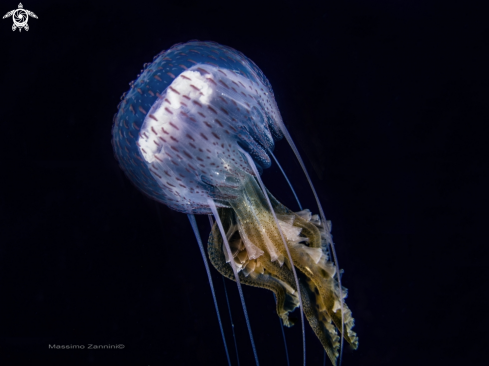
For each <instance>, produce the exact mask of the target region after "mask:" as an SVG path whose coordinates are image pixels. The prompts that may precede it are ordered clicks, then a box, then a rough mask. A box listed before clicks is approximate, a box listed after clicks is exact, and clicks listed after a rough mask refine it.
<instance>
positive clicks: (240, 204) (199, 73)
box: [112, 41, 358, 365]
mask: <svg viewBox="0 0 489 366" xmlns="http://www.w3.org/2000/svg"><path fill="white" fill-rule="evenodd" d="M130 86H131V88H130V90H129V91H128V92H127V93H125V94H124V95H123V97H122V98H121V99H122V102H121V103H120V104H119V107H118V113H117V114H116V115H115V117H114V125H113V130H112V134H113V140H112V144H113V148H114V151H115V156H116V158H117V160H118V161H119V164H120V166H121V168H122V169H123V171H124V172H125V173H126V175H127V177H128V178H129V179H130V180H131V182H132V183H133V184H134V185H135V186H136V187H137V188H138V189H139V190H141V191H142V192H143V193H145V194H146V195H147V196H149V197H150V198H152V199H154V200H156V201H158V202H160V203H163V204H165V205H166V206H168V207H170V208H171V209H173V210H176V211H180V212H183V213H186V214H188V217H189V219H190V222H191V224H192V228H193V230H194V233H195V236H196V238H197V241H198V242H199V244H200V246H201V253H202V254H203V258H204V262H205V264H206V268H208V267H207V262H206V258H205V255H204V250H203V248H202V244H201V240H200V235H199V233H198V229H197V225H196V223H195V218H194V216H193V215H195V214H204V215H212V216H213V217H214V218H215V223H214V224H213V227H212V230H211V233H210V236H209V240H208V246H207V249H208V256H209V258H210V260H211V263H212V264H213V266H214V267H215V268H216V269H217V270H218V271H219V272H220V273H221V274H222V275H223V276H225V277H227V278H230V279H232V280H234V281H236V283H237V285H238V290H239V293H240V297H241V301H242V305H243V311H244V313H245V316H246V319H247V325H248V331H249V335H250V340H251V342H252V345H253V351H254V356H255V359H256V362H257V364H258V355H257V351H256V347H255V346H254V343H253V336H252V332H251V327H250V321H249V319H248V318H247V314H246V305H245V303H244V297H243V295H242V289H241V284H246V285H250V286H256V287H261V288H264V289H268V290H270V291H273V293H274V294H275V298H276V310H277V314H278V316H279V317H280V318H281V319H282V321H283V324H285V325H286V326H291V325H292V324H293V323H292V321H291V320H290V319H289V313H290V312H291V311H293V310H294V309H296V308H298V307H300V308H301V310H302V311H301V319H302V334H303V344H304V362H305V340H304V339H305V338H304V337H305V336H304V315H305V317H306V318H307V320H308V322H309V324H310V326H311V327H312V329H313V331H314V333H315V334H316V336H317V337H318V339H319V341H320V342H321V344H322V346H323V347H324V350H325V351H326V353H327V355H328V356H329V358H330V360H331V362H332V363H333V364H334V365H336V361H337V358H338V356H339V355H340V360H341V346H342V344H343V339H345V340H346V341H347V342H348V343H350V344H351V345H352V346H353V348H356V347H357V345H358V339H357V337H356V334H355V332H354V331H353V330H352V327H353V324H354V320H353V318H352V314H351V311H350V310H349V308H348V307H347V305H346V304H345V302H344V298H345V297H346V289H345V288H343V287H342V286H341V279H340V276H339V271H338V265H337V261H336V255H335V253H334V246H333V242H332V236H331V234H330V229H331V223H330V222H329V221H326V219H325V217H324V213H323V210H322V208H321V205H320V203H319V200H318V198H317V194H316V191H315V189H314V187H313V185H312V183H311V180H310V178H309V175H308V173H307V171H306V169H305V166H304V163H303V161H302V159H301V157H300V156H299V154H298V151H297V149H296V147H295V145H294V143H293V141H292V139H291V137H290V135H289V133H288V131H287V129H286V128H285V125H284V123H283V121H282V118H281V115H280V112H279V110H278V107H277V104H276V101H275V98H274V95H273V91H272V88H271V85H270V83H269V82H268V80H267V79H266V77H265V76H264V75H263V73H262V72H261V70H260V69H259V68H258V67H257V66H256V65H255V64H254V63H253V62H252V61H251V60H249V59H248V58H247V57H246V56H244V55H243V54H242V53H240V52H238V51H236V50H234V49H232V48H230V47H225V46H222V45H219V44H217V43H214V42H199V41H191V42H188V43H184V44H177V45H175V46H173V47H171V48H170V49H169V50H167V51H163V52H161V53H160V54H158V55H157V56H156V57H155V58H154V60H153V62H152V63H149V64H145V68H144V70H142V73H141V74H140V75H139V76H138V79H137V80H136V81H135V82H131V83H130ZM284 136H285V138H286V140H287V141H288V142H289V144H290V146H291V148H292V149H293V151H294V153H295V154H296V156H297V159H298V161H299V163H300V164H301V166H302V168H303V170H304V173H305V175H306V177H307V179H308V181H309V183H310V185H311V189H312V191H313V193H314V195H315V197H316V201H317V204H318V207H319V215H312V213H311V211H309V210H301V211H299V212H293V211H291V210H290V209H288V208H287V207H285V206H284V205H282V204H281V203H280V202H278V201H277V199H276V198H275V197H274V196H273V195H272V193H270V192H269V191H268V190H267V188H266V187H265V186H264V184H263V182H262V180H261V178H260V173H261V172H262V171H263V169H266V168H268V167H269V166H270V165H271V163H272V161H271V157H273V153H272V151H273V149H274V144H275V141H278V140H280V139H281V138H282V137H284ZM273 158H274V157H273ZM277 164H278V161H277ZM294 194H295V193H294ZM208 276H209V282H210V284H211V287H212V280H211V277H210V273H209V272H208ZM212 291H214V290H212ZM216 310H217V303H216ZM221 332H222V326H221ZM223 340H224V335H223ZM224 342H225V340H224ZM228 361H229V356H228Z"/></svg>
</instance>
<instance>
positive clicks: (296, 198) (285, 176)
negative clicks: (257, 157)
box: [268, 150, 302, 211]
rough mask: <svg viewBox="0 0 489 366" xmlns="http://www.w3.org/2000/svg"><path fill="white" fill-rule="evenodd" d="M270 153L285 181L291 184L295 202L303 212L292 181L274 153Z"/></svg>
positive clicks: (269, 151) (270, 151)
mask: <svg viewBox="0 0 489 366" xmlns="http://www.w3.org/2000/svg"><path fill="white" fill-rule="evenodd" d="M268 153H269V154H270V155H272V158H273V160H274V161H275V163H277V166H278V167H279V169H280V171H281V172H282V175H283V176H284V178H285V180H286V181H287V183H288V184H289V187H290V189H291V191H292V193H293V194H294V197H295V200H296V201H297V204H298V205H299V209H300V210H301V211H302V205H301V202H300V201H299V198H298V197H297V194H295V190H294V187H292V183H290V180H289V178H288V177H287V174H285V172H284V170H283V169H282V166H281V165H280V163H279V162H278V160H277V158H276V157H275V155H273V152H272V150H268Z"/></svg>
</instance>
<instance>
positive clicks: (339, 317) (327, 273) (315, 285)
mask: <svg viewBox="0 0 489 366" xmlns="http://www.w3.org/2000/svg"><path fill="white" fill-rule="evenodd" d="M267 193H268V196H269V198H270V201H271V202H272V205H273V206H274V210H275V212H276V213H277V215H282V216H286V215H290V214H294V213H293V212H292V211H290V210H289V209H288V208H287V207H285V206H284V205H282V204H281V203H280V202H279V201H278V200H277V199H276V198H275V197H274V196H273V195H272V194H271V193H270V192H267ZM295 217H296V218H295V220H294V222H293V225H294V226H296V227H300V228H307V230H304V229H303V230H302V231H301V234H304V235H305V236H306V237H308V238H309V240H308V244H309V247H313V246H316V247H319V246H320V247H321V248H322V249H323V250H324V247H325V245H327V243H324V245H323V244H318V243H319V241H321V240H324V241H326V238H325V236H324V230H325V228H324V227H323V226H321V225H320V226H316V225H315V224H312V223H310V222H307V221H306V220H305V219H304V218H302V217H301V216H300V215H297V214H295ZM314 236H315V237H316V239H314ZM318 239H319V240H318ZM303 249H305V248H301V247H300V246H299V245H297V244H295V245H293V246H292V254H293V256H294V260H295V265H296V266H297V268H298V269H299V270H300V271H301V272H302V273H303V274H304V275H305V282H306V283H307V284H308V287H309V289H310V290H311V293H312V294H315V296H316V303H317V304H319V305H320V307H321V311H322V313H320V314H319V315H320V316H319V319H320V320H321V321H322V322H323V323H324V327H325V329H326V330H327V331H329V332H330V334H331V335H333V333H335V330H334V327H332V326H330V325H329V324H330V323H331V322H333V324H334V325H335V326H336V327H337V328H338V329H341V328H342V323H341V322H342V321H343V319H344V323H343V324H344V325H343V328H344V331H345V333H344V334H343V333H342V334H343V335H344V338H345V339H346V340H347V342H348V343H350V344H351V345H352V347H353V348H355V349H356V348H357V347H358V338H357V336H356V334H355V332H354V331H353V330H352V327H353V325H354V320H353V317H352V314H351V311H350V309H349V308H348V306H347V305H346V304H345V303H344V302H343V309H342V313H340V314H338V310H340V308H341V307H340V305H339V304H340V302H341V301H340V296H343V297H346V289H344V288H341V289H340V288H339V286H340V285H339V284H338V282H337V281H336V280H335V278H334V277H335V273H336V268H335V267H334V266H333V265H332V263H331V262H330V259H329V258H328V257H327V256H326V255H325V257H324V258H322V257H321V258H319V261H317V262H315V260H313V258H312V257H311V256H310V255H308V254H307V253H301V251H302V250H303ZM323 254H326V253H325V252H323ZM340 290H341V292H340ZM308 320H309V319H308ZM345 325H346V327H345ZM317 335H318V338H320V339H321V336H320V335H319V334H317ZM333 338H334V337H333ZM323 345H324V343H323ZM325 349H326V351H328V349H327V348H325ZM327 353H328V352H327ZM328 356H329V357H330V358H331V356H332V353H331V352H329V353H328ZM331 361H332V362H333V363H334V360H333V359H331Z"/></svg>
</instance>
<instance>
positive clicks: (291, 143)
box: [276, 118, 345, 366]
mask: <svg viewBox="0 0 489 366" xmlns="http://www.w3.org/2000/svg"><path fill="white" fill-rule="evenodd" d="M276 123H277V124H278V125H279V128H280V130H281V132H282V133H283V135H284V136H285V139H286V140H287V142H288V143H289V146H290V148H291V149H292V151H293V152H294V154H295V156H296V158H297V160H298V161H299V164H300V165H301V168H302V171H303V172H304V175H305V176H306V178H307V181H308V182H309V186H310V187H311V190H312V193H313V194H314V198H315V199H316V204H317V205H318V209H319V214H320V216H321V221H322V222H323V225H327V221H326V216H325V215H324V211H323V206H322V205H321V202H320V201H319V197H318V195H317V193H316V189H315V188H314V184H312V180H311V177H310V176H309V173H308V172H307V169H306V166H305V164H304V161H303V160H302V157H301V155H300V154H299V150H297V147H296V146H295V143H294V141H293V140H292V137H291V136H290V134H289V131H288V130H287V128H286V127H285V124H284V122H283V121H282V119H280V118H277V120H276ZM326 235H327V240H328V244H329V247H330V248H331V252H332V254H333V260H334V262H335V265H336V268H338V269H339V268H340V267H339V264H338V258H337V257H336V250H335V248H334V243H333V237H332V235H331V234H330V233H326ZM337 281H338V288H339V293H340V296H339V297H340V309H341V334H342V337H341V339H340V354H339V357H340V360H339V363H338V364H339V366H341V362H342V358H343V335H344V321H345V319H344V317H343V312H344V310H343V305H344V302H343V294H342V291H341V277H340V275H339V273H338V274H337Z"/></svg>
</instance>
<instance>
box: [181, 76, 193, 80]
mask: <svg viewBox="0 0 489 366" xmlns="http://www.w3.org/2000/svg"><path fill="white" fill-rule="evenodd" d="M180 77H182V78H183V79H187V80H190V81H192V79H190V78H189V77H187V76H185V75H180Z"/></svg>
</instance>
